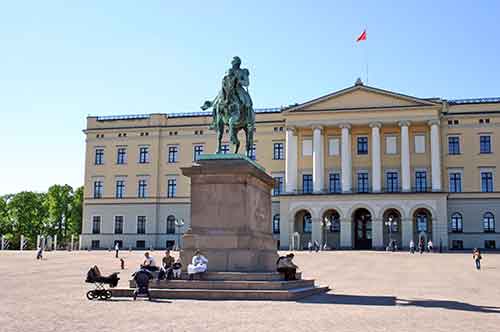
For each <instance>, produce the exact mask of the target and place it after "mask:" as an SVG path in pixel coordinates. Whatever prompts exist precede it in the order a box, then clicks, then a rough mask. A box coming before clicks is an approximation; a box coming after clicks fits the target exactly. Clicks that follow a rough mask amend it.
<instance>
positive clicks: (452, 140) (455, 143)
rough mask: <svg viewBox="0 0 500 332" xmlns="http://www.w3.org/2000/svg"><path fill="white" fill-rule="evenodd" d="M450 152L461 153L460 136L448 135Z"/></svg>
mask: <svg viewBox="0 0 500 332" xmlns="http://www.w3.org/2000/svg"><path fill="white" fill-rule="evenodd" d="M448 154H460V138H459V137H458V136H448Z"/></svg>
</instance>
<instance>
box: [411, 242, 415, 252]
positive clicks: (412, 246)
mask: <svg viewBox="0 0 500 332" xmlns="http://www.w3.org/2000/svg"><path fill="white" fill-rule="evenodd" d="M410 253H411V254H414V253H415V242H414V241H413V240H411V241H410Z"/></svg>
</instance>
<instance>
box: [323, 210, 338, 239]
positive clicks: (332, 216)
mask: <svg viewBox="0 0 500 332" xmlns="http://www.w3.org/2000/svg"><path fill="white" fill-rule="evenodd" d="M322 227H323V243H322V246H323V247H326V248H330V249H339V248H340V232H341V229H340V214H339V212H338V211H337V210H335V209H329V210H327V211H325V213H323V218H322Z"/></svg>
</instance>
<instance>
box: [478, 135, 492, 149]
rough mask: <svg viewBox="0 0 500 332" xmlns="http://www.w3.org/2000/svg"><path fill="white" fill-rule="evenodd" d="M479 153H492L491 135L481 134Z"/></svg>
mask: <svg viewBox="0 0 500 332" xmlns="http://www.w3.org/2000/svg"><path fill="white" fill-rule="evenodd" d="M479 153H491V136H486V135H484V136H483V135H481V136H479Z"/></svg>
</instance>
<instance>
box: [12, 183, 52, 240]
mask: <svg viewBox="0 0 500 332" xmlns="http://www.w3.org/2000/svg"><path fill="white" fill-rule="evenodd" d="M44 202H45V194H42V193H35V192H31V191H22V192H20V193H17V194H15V195H13V196H12V197H11V198H10V199H9V200H8V202H7V209H8V216H9V220H10V224H11V227H12V235H13V236H14V241H16V242H17V243H19V238H20V237H21V235H24V236H25V237H27V239H28V241H29V244H30V245H31V246H34V245H35V242H36V236H37V235H39V234H42V233H45V232H44V231H45V222H46V221H47V215H48V214H47V210H46V208H45V204H44Z"/></svg>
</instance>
